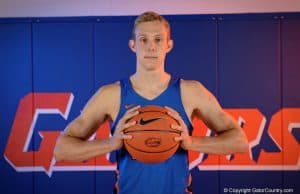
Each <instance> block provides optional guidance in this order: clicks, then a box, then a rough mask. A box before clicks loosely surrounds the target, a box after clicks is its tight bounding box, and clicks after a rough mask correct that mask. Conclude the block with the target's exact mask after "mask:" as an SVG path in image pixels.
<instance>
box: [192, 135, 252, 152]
mask: <svg viewBox="0 0 300 194" xmlns="http://www.w3.org/2000/svg"><path fill="white" fill-rule="evenodd" d="M191 140H192V141H191V142H192V143H191V144H190V146H189V147H188V148H187V149H188V150H193V151H199V152H202V153H209V154H232V153H243V152H247V151H248V143H247V140H246V138H245V135H244V133H243V132H241V131H239V130H238V129H232V130H228V131H225V132H223V133H222V134H219V135H217V136H214V137H195V136H192V137H191Z"/></svg>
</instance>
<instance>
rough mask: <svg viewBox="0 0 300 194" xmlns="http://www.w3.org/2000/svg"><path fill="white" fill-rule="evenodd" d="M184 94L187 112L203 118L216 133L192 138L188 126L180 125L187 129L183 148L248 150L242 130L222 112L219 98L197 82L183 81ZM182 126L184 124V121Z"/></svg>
mask: <svg viewBox="0 0 300 194" xmlns="http://www.w3.org/2000/svg"><path fill="white" fill-rule="evenodd" d="M181 95H182V100H183V104H184V107H185V109H186V111H187V113H188V115H190V116H191V117H194V116H196V117H198V118H200V119H201V120H202V121H203V122H204V123H205V124H206V125H207V126H208V127H209V128H210V129H211V130H213V131H214V132H216V134H217V135H216V136H214V137H195V136H192V137H191V136H189V134H188V132H187V130H184V129H183V128H185V129H186V126H183V127H182V126H181V130H184V132H183V133H182V137H181V138H179V140H181V141H182V143H181V144H182V147H183V148H184V149H187V150H194V151H199V152H204V153H213V154H231V153H236V152H246V151H247V150H248V142H247V138H246V136H245V134H244V132H243V130H242V129H241V128H240V126H239V125H238V124H237V123H236V122H235V121H234V119H233V118H232V117H231V116H230V115H228V114H227V113H226V112H224V111H223V109H222V108H221V106H220V105H219V103H218V102H217V100H216V98H215V97H214V96H213V95H212V94H211V93H210V92H209V91H208V90H207V89H206V88H204V86H202V85H201V84H200V83H199V82H196V81H182V83H181ZM173 114H174V113H173ZM174 116H175V117H176V115H174ZM177 117H178V116H177ZM178 119H181V118H178ZM182 125H185V124H184V123H183V121H182Z"/></svg>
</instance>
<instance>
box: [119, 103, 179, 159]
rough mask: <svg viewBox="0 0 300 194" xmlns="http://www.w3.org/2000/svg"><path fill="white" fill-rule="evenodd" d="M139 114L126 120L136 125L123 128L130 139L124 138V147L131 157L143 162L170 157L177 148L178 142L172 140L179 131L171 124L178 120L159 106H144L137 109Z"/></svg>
mask: <svg viewBox="0 0 300 194" xmlns="http://www.w3.org/2000/svg"><path fill="white" fill-rule="evenodd" d="M138 111H139V114H138V115H136V116H134V117H133V118H131V119H130V120H128V122H131V121H136V125H134V126H132V127H129V128H127V129H126V130H124V133H125V134H128V135H131V136H132V138H131V139H126V140H124V144H125V148H126V149H127V151H128V152H129V153H130V155H131V156H132V158H133V159H136V160H139V161H141V162H145V163H159V162H163V161H165V160H167V159H168V158H170V157H171V156H172V155H173V154H174V153H175V152H176V150H177V149H178V146H179V142H176V141H175V140H174V138H175V137H178V136H180V131H178V130H175V129H172V128H171V125H172V124H176V125H178V122H177V121H176V120H175V119H174V118H173V117H171V116H169V115H168V114H167V109H165V108H163V107H160V106H152V105H151V106H145V107H141V108H140V109H138Z"/></svg>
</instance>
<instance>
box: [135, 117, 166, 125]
mask: <svg viewBox="0 0 300 194" xmlns="http://www.w3.org/2000/svg"><path fill="white" fill-rule="evenodd" d="M159 119H162V118H161V117H159V118H153V119H148V120H144V119H143V118H141V120H140V125H147V124H148V123H151V122H154V121H156V120H159Z"/></svg>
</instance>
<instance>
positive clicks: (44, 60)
mask: <svg viewBox="0 0 300 194" xmlns="http://www.w3.org/2000/svg"><path fill="white" fill-rule="evenodd" d="M93 51H94V50H93V25H92V24H91V23H72V22H69V23H63V22H61V23H57V22H56V21H55V20H53V21H50V22H42V21H41V22H39V23H34V24H33V72H34V77H33V81H34V91H35V92H38V93H51V94H56V93H61V92H62V93H65V92H66V93H72V95H73V96H74V100H73V101H72V99H70V98H71V97H70V98H69V99H68V100H69V103H70V113H69V115H68V117H67V118H66V120H65V118H63V116H62V115H59V114H58V113H54V114H51V113H50V112H51V111H47V110H46V113H44V114H40V115H39V117H38V118H37V120H36V125H35V128H34V133H33V136H34V149H35V150H36V151H38V150H40V149H41V148H42V142H43V138H42V137H41V136H42V135H40V133H42V132H44V133H45V131H50V132H51V131H62V130H64V128H65V127H66V126H67V124H68V123H69V122H71V121H72V120H73V119H74V118H75V117H77V116H78V115H79V114H80V110H82V108H83V107H84V105H85V104H86V102H87V100H88V99H89V98H90V96H91V95H92V93H93V72H92V69H93V65H94V64H93ZM41 98H42V99H41ZM43 100H44V101H46V102H47V101H48V102H49V101H50V100H52V101H55V98H54V99H53V98H52V97H51V96H45V97H36V99H35V105H36V106H37V105H38V104H39V103H40V102H39V101H43ZM50 104H51V103H50ZM53 106H56V105H55V104H54V105H53ZM63 107H66V104H63ZM46 108H51V107H46ZM50 151H51V150H50ZM37 157H38V156H37ZM37 157H36V158H35V161H36V168H37V169H41V170H37V172H36V173H35V179H34V186H35V193H44V194H47V193H49V194H50V193H53V194H54V193H62V190H63V192H64V193H70V194H71V193H72V194H75V193H78V194H81V193H95V182H94V180H95V172H94V169H93V168H94V167H93V166H92V167H91V166H90V168H89V170H86V169H87V168H83V167H82V168H80V167H76V164H73V165H68V166H57V165H56V164H54V165H53V166H50V169H46V170H45V169H43V166H41V164H40V163H39V160H41V159H40V158H37ZM44 160H45V159H44ZM47 164H49V162H48V163H47ZM44 168H46V167H44ZM45 171H46V172H45ZM70 171H71V172H70ZM78 183H80V184H78ZM49 188H51V189H49Z"/></svg>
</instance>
